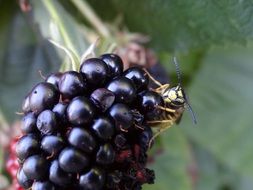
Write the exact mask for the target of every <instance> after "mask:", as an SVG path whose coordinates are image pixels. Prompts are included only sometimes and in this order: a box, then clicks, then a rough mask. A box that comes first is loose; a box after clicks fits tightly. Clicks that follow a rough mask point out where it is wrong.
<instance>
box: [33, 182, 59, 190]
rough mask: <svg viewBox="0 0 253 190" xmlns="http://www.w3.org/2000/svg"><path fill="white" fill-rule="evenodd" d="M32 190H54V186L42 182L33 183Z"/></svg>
mask: <svg viewBox="0 0 253 190" xmlns="http://www.w3.org/2000/svg"><path fill="white" fill-rule="evenodd" d="M32 189H33V190H56V187H55V185H54V184H52V183H51V182H49V181H44V182H41V181H36V182H34V183H33V186H32Z"/></svg>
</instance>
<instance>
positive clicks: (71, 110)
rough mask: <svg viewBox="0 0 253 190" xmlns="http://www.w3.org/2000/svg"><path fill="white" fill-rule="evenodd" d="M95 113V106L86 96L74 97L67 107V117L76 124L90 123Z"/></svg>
mask: <svg viewBox="0 0 253 190" xmlns="http://www.w3.org/2000/svg"><path fill="white" fill-rule="evenodd" d="M94 115H95V108H94V106H93V105H92V103H91V102H90V100H89V99H87V98H85V97H82V96H80V97H76V98H74V99H73V100H72V101H71V102H70V103H69V106H68V108H67V117H68V120H69V122H70V123H72V124H74V125H83V124H88V123H90V122H91V121H92V119H93V117H94Z"/></svg>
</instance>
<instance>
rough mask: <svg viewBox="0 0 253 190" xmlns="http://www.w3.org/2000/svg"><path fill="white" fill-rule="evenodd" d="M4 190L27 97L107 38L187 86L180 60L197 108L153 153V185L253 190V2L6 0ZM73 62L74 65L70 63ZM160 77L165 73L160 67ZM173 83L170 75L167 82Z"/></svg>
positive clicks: (1, 94) (1, 53) (0, 4)
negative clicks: (74, 57) (12, 142)
mask: <svg viewBox="0 0 253 190" xmlns="http://www.w3.org/2000/svg"><path fill="white" fill-rule="evenodd" d="M0 10H1V11H0V143H1V149H0V166H1V168H0V189H6V188H7V186H8V184H9V183H11V182H9V181H8V176H7V174H6V172H5V169H4V165H5V160H6V155H7V154H8V143H9V140H10V139H11V138H12V137H13V135H14V133H15V132H17V131H18V130H17V128H18V124H19V123H18V120H19V119H20V116H19V115H17V114H16V112H19V111H20V110H21V104H22V99H23V98H24V96H25V95H26V92H28V91H29V89H30V88H31V87H32V86H33V85H34V84H36V83H37V82H38V81H41V80H42V79H41V77H40V75H39V73H38V71H39V70H41V72H42V73H43V74H44V75H48V74H49V73H50V72H55V71H58V70H59V69H60V67H61V65H66V64H67V63H68V62H69V59H68V58H67V57H66V55H65V54H64V53H63V52H62V50H59V49H57V48H55V47H54V46H53V45H52V44H51V43H50V42H49V41H48V39H52V40H54V41H56V42H58V43H59V44H61V45H63V46H65V47H68V48H69V49H71V50H72V51H73V52H75V53H76V54H78V55H79V56H81V55H82V53H83V52H84V51H85V50H86V49H87V47H88V46H89V44H90V43H92V42H94V41H96V39H97V38H98V37H100V43H99V46H98V49H97V51H98V53H101V52H106V51H108V50H109V49H114V48H115V47H117V51H118V52H119V53H120V54H121V55H122V56H123V58H124V60H125V61H126V63H129V64H131V63H132V62H135V63H137V64H141V65H142V66H146V67H150V68H152V67H153V66H156V65H158V64H161V65H162V66H163V67H164V68H165V69H164V70H166V72H167V75H168V76H169V77H170V82H171V83H173V84H177V78H176V73H175V66H174V65H173V64H172V56H174V55H176V56H177V58H178V60H179V62H180V67H181V72H182V78H183V86H184V87H185V89H186V91H187V94H188V96H189V97H190V102H191V105H192V107H193V109H194V111H195V112H196V115H197V120H198V124H197V125H196V126H195V125H194V124H193V122H192V120H191V117H190V114H189V113H188V112H187V111H186V112H185V114H184V116H183V118H182V121H181V123H180V124H179V125H178V126H175V127H173V128H171V129H169V130H168V131H167V132H166V133H164V134H163V135H162V136H161V137H160V138H159V140H158V142H157V143H156V145H155V147H154V148H153V149H152V150H151V151H150V155H151V157H152V160H151V161H150V167H151V168H154V169H155V171H156V183H155V184H154V185H147V186H145V188H144V190H151V189H152V190H153V189H156V190H165V189H173V190H252V189H253V126H252V124H253V117H252V116H253V115H252V107H253V101H252V100H253V43H252V42H253V40H252V37H253V2H252V1H250V0H212V1H209V0H194V1H188V0H138V1H133V0H107V1H99V0H70V1H64V0H32V1H28V0H20V1H17V0H16V1H7V0H0ZM63 63H65V64H63ZM154 75H159V76H160V74H159V73H156V72H154ZM166 80H167V79H166Z"/></svg>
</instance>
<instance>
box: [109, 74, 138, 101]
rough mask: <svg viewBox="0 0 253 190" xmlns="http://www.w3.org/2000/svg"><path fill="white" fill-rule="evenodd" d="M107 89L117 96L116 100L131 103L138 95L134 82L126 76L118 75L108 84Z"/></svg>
mask: <svg viewBox="0 0 253 190" xmlns="http://www.w3.org/2000/svg"><path fill="white" fill-rule="evenodd" d="M107 89H108V90H110V91H112V92H113V93H114V94H115V96H116V101H117V102H121V103H130V102H132V101H133V100H134V98H135V96H136V89H135V87H134V84H133V82H132V81H131V80H130V79H128V78H126V77H117V78H115V79H113V80H112V81H111V82H110V83H109V84H108V85H107Z"/></svg>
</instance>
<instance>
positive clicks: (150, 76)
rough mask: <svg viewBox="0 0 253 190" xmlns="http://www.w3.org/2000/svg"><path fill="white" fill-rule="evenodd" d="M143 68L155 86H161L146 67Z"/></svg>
mask: <svg viewBox="0 0 253 190" xmlns="http://www.w3.org/2000/svg"><path fill="white" fill-rule="evenodd" d="M143 70H144V71H145V72H146V74H147V75H148V77H149V78H150V79H151V80H152V81H153V82H154V83H155V84H156V85H157V86H160V87H162V86H163V85H162V84H161V83H160V82H159V81H158V80H156V79H155V78H154V77H152V75H151V74H150V73H149V72H148V70H147V69H143Z"/></svg>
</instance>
